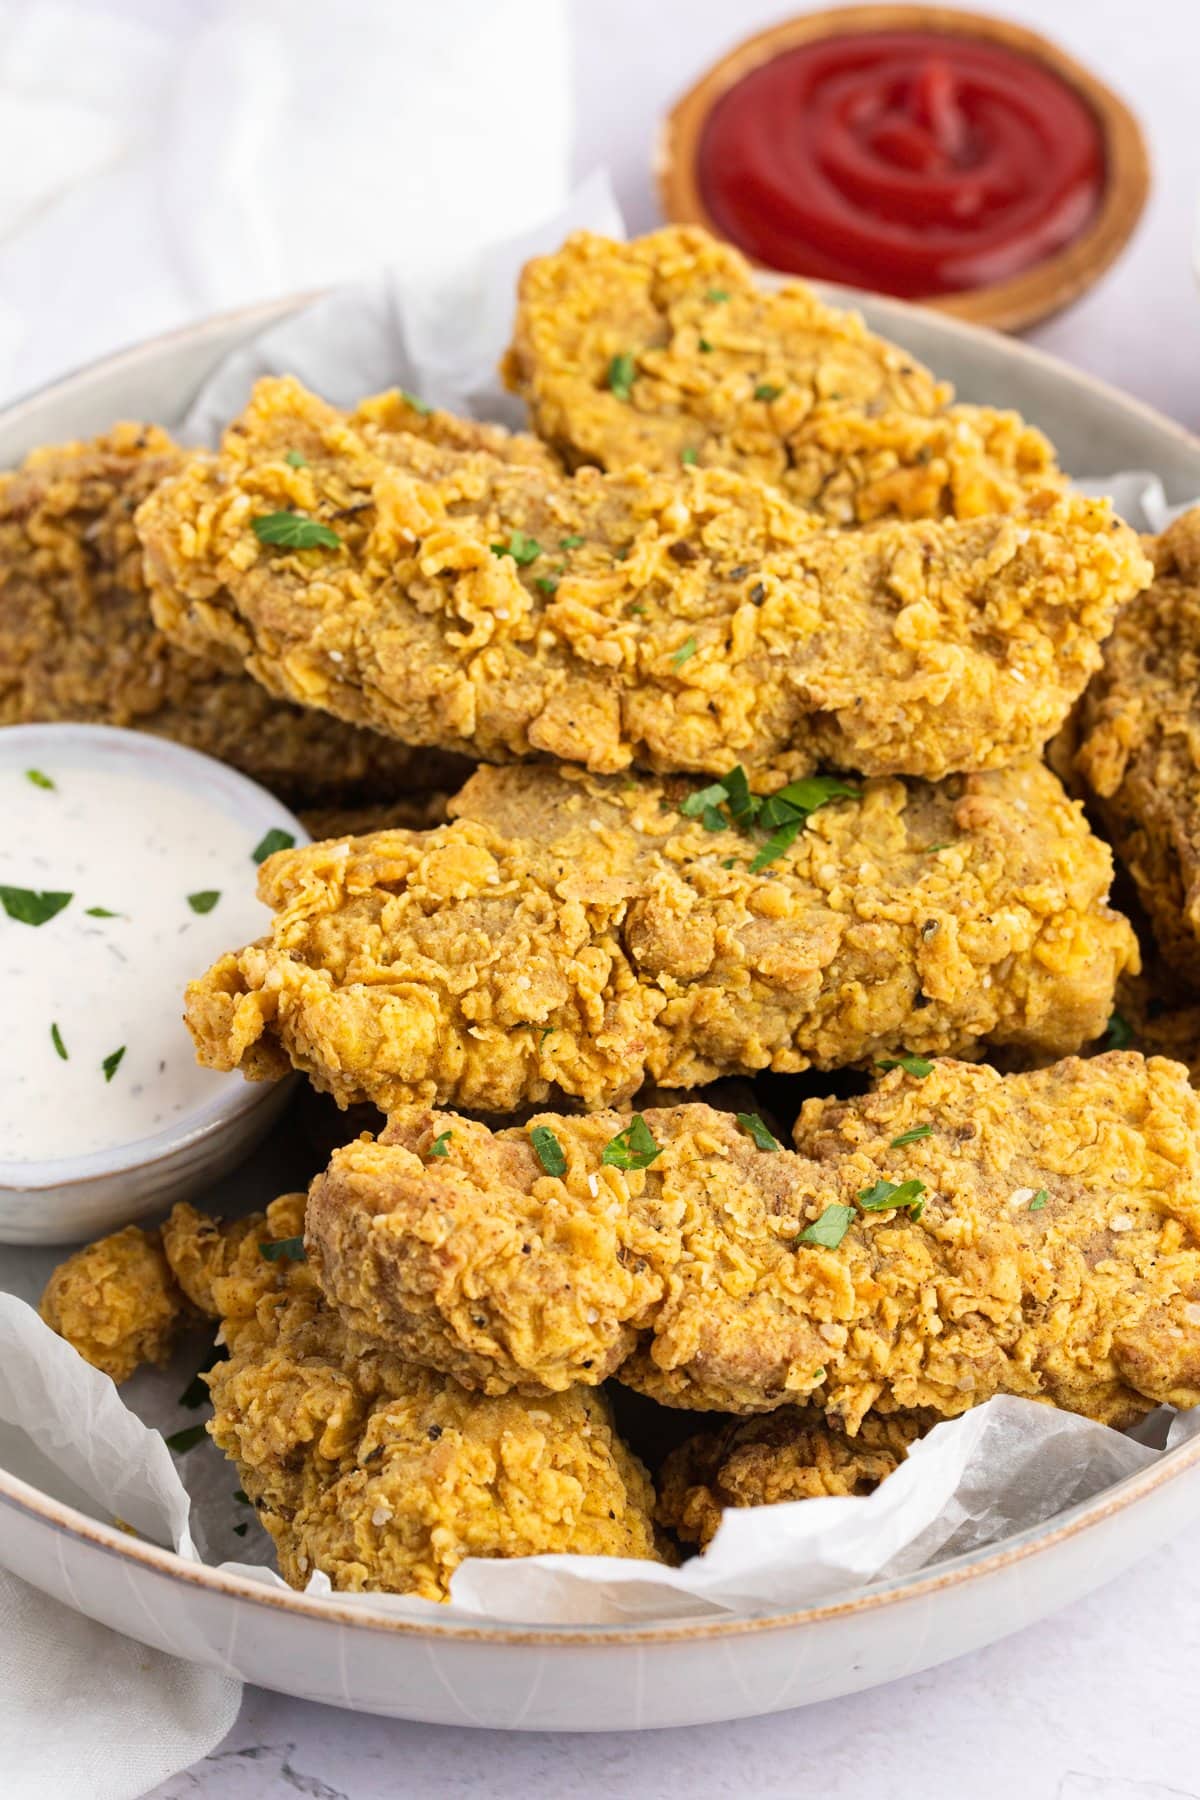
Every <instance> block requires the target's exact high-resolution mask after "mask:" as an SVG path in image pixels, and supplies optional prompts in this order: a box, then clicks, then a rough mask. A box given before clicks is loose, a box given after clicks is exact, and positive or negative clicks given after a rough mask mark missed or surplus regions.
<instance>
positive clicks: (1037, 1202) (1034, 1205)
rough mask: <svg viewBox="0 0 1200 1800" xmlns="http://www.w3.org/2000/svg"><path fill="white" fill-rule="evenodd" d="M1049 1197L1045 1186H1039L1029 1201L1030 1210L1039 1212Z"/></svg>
mask: <svg viewBox="0 0 1200 1800" xmlns="http://www.w3.org/2000/svg"><path fill="white" fill-rule="evenodd" d="M1049 1198H1050V1196H1049V1194H1048V1193H1047V1192H1046V1190H1045V1188H1039V1189H1038V1191H1037V1193H1036V1194H1035V1195H1034V1196H1033V1199H1032V1200H1031V1201H1030V1202H1029V1210H1030V1212H1041V1210H1042V1208H1043V1206H1045V1205H1046V1203H1047V1201H1048V1200H1049Z"/></svg>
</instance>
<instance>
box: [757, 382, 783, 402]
mask: <svg viewBox="0 0 1200 1800" xmlns="http://www.w3.org/2000/svg"><path fill="white" fill-rule="evenodd" d="M782 392H783V389H782V388H781V387H775V386H774V385H773V384H772V383H771V382H769V381H760V382H759V384H758V386H757V387H756V388H755V390H754V398H755V399H756V400H778V398H779V396H780V394H782Z"/></svg>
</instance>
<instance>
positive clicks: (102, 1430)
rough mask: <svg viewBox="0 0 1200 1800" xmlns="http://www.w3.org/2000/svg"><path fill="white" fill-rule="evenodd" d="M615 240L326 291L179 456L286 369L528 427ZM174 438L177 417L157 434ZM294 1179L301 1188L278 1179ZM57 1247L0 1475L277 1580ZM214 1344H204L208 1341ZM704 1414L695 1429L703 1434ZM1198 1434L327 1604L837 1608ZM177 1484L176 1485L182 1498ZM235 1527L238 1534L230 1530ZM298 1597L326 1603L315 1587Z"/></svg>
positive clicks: (162, 1375)
mask: <svg viewBox="0 0 1200 1800" xmlns="http://www.w3.org/2000/svg"><path fill="white" fill-rule="evenodd" d="M581 227H587V228H588V229H591V230H594V231H602V232H607V233H609V234H610V235H615V236H621V235H623V228H622V225H621V220H620V215H619V213H618V211H617V209H616V205H615V202H614V201H613V198H612V194H611V190H610V189H609V186H608V183H607V180H606V179H605V178H604V177H603V176H601V177H597V178H595V179H593V180H591V181H589V182H587V183H585V184H584V186H583V187H582V188H581V189H580V190H579V192H578V193H577V194H576V195H575V196H574V198H573V200H572V202H571V204H570V206H569V207H568V208H567V210H566V211H565V212H564V213H562V214H560V215H559V216H558V217H556V218H554V219H551V220H549V221H547V223H546V224H545V225H544V226H543V227H541V228H540V229H539V230H537V231H535V232H532V233H529V234H526V235H525V236H524V237H522V238H521V239H519V240H517V241H514V242H510V243H507V244H499V245H496V246H493V247H492V248H490V249H488V250H486V251H484V252H482V253H481V254H479V255H477V256H475V257H474V258H472V259H471V260H470V262H469V263H467V264H464V266H463V267H462V269H461V270H460V271H459V272H458V273H457V274H456V275H455V276H454V277H453V278H452V279H448V280H443V281H442V282H440V283H439V284H438V285H436V286H433V285H430V284H426V285H425V286H424V287H419V286H417V285H415V284H413V283H411V282H409V283H407V284H402V283H401V282H400V280H399V278H398V276H397V275H396V274H395V273H391V272H389V273H385V274H383V275H380V276H379V277H377V278H376V279H374V280H372V281H370V282H367V283H364V284H363V285H361V286H360V287H355V288H351V289H346V290H340V291H338V292H336V293H333V294H331V295H329V296H328V297H327V298H325V299H322V300H320V301H318V302H316V303H315V304H314V305H313V306H312V307H311V308H309V309H307V310H306V311H305V312H304V313H302V314H299V315H297V316H296V317H294V318H291V319H288V320H286V321H285V322H284V323H283V324H281V325H279V326H276V327H275V328H274V329H272V330H270V331H268V332H266V333H264V334H263V335H262V336H261V337H260V338H259V339H258V340H257V341H256V342H255V343H254V344H252V345H250V346H248V347H247V348H245V349H243V350H240V351H238V352H236V353H235V354H234V355H233V356H231V357H230V358H229V359H228V361H227V362H226V363H225V365H224V366H223V367H222V368H221V369H220V370H219V371H218V372H217V373H216V375H215V376H213V378H212V379H211V380H210V381H209V382H208V383H207V384H206V386H205V387H204V389H203V390H202V392H201V393H200V394H199V395H198V396H197V398H196V400H195V402H194V404H193V405H192V407H191V410H190V412H189V414H188V416H187V418H186V420H185V422H184V424H183V426H182V427H181V428H180V430H181V435H182V437H183V439H184V441H185V442H190V443H209V444H212V443H215V442H216V440H217V438H218V436H219V433H220V430H221V427H222V426H223V425H224V423H225V422H226V421H227V420H228V419H229V418H231V417H232V416H233V415H234V414H235V413H236V412H237V411H238V410H239V409H240V408H241V407H242V406H243V405H244V403H245V401H246V398H247V396H248V394H249V391H250V387H251V385H252V383H253V381H254V380H255V379H256V378H257V377H258V376H259V375H262V374H266V373H282V372H285V371H287V372H291V373H294V374H296V375H298V376H299V377H300V379H301V380H303V381H304V382H306V383H307V384H308V385H309V386H311V387H313V388H314V389H315V390H316V391H317V392H319V393H321V394H323V395H324V396H325V397H326V398H327V399H329V400H332V401H334V402H335V403H337V404H341V405H346V406H350V405H353V404H354V403H355V402H356V401H357V400H358V399H360V398H361V396H362V395H364V394H367V393H371V392H374V391H377V390H379V389H382V388H386V387H389V386H393V385H398V386H401V387H406V388H409V389H411V390H412V391H413V392H415V393H417V394H419V395H420V396H421V397H422V398H423V399H424V400H426V401H428V402H430V403H431V404H435V405H440V406H445V407H448V408H451V409H453V410H456V411H460V412H464V413H468V414H474V415H476V416H478V417H481V418H493V419H499V420H501V421H503V422H504V423H507V424H510V425H519V424H521V423H523V421H522V419H521V417H520V410H519V408H518V407H517V406H516V404H515V403H514V401H513V400H512V398H511V396H509V395H507V394H506V393H505V392H504V390H503V389H502V388H501V386H500V384H499V381H498V379H497V377H496V373H495V366H496V363H497V360H498V358H499V356H500V354H501V352H502V351H503V349H504V347H505V345H506V343H507V340H508V333H509V327H510V322H511V313H512V294H513V289H514V285H515V280H516V275H517V272H518V270H519V268H520V266H521V264H522V263H523V262H524V261H525V260H526V258H527V257H528V256H530V255H533V254H536V253H538V252H540V251H544V250H550V249H553V248H555V247H557V245H558V244H559V243H560V242H561V241H562V239H563V237H564V236H565V235H566V233H567V232H568V231H570V230H574V229H578V228H581ZM164 423H170V424H177V421H164ZM1081 485H1086V487H1087V489H1088V491H1090V492H1096V493H1108V494H1112V495H1113V497H1114V499H1115V501H1116V504H1117V507H1118V510H1119V511H1120V512H1121V513H1122V514H1123V515H1124V517H1125V518H1127V519H1128V520H1129V521H1130V523H1131V524H1133V525H1135V526H1138V527H1139V528H1141V529H1143V530H1161V529H1162V527H1163V525H1164V524H1165V523H1166V522H1167V520H1168V519H1169V518H1170V517H1171V516H1173V514H1174V513H1175V512H1176V511H1178V510H1181V509H1179V508H1170V507H1168V506H1167V505H1166V502H1165V497H1164V495H1163V491H1162V487H1161V485H1160V483H1159V482H1158V480H1157V478H1156V477H1155V476H1154V475H1153V474H1150V473H1148V472H1144V471H1137V472H1132V473H1127V474H1121V475H1116V476H1113V477H1112V478H1111V479H1109V480H1106V481H1103V482H1091V483H1088V484H1081ZM288 1185H289V1181H288V1180H285V1179H282V1178H281V1179H279V1180H277V1181H275V1182H272V1181H270V1180H269V1179H268V1178H267V1175H266V1173H265V1171H264V1170H263V1169H261V1168H257V1169H256V1168H253V1167H251V1168H250V1169H249V1170H244V1171H239V1172H238V1174H237V1175H236V1176H235V1177H234V1178H233V1180H232V1182H228V1181H227V1182H226V1183H225V1184H223V1187H222V1191H221V1192H220V1193H219V1194H217V1195H214V1196H213V1198H212V1201H211V1205H212V1208H213V1210H215V1211H218V1212H240V1211H243V1210H246V1209H247V1208H249V1207H251V1206H254V1205H259V1206H261V1205H265V1204H266V1202H267V1201H268V1200H270V1199H272V1198H274V1196H275V1194H276V1193H278V1192H283V1191H285V1189H286V1188H287V1186H288ZM292 1185H294V1183H292ZM62 1254H63V1253H62V1252H58V1251H45V1250H41V1251H28V1250H15V1249H11V1248H8V1247H5V1246H3V1245H0V1289H3V1290H8V1291H7V1292H0V1465H3V1466H4V1467H5V1468H7V1469H9V1470H11V1471H12V1472H13V1473H14V1474H16V1475H19V1476H21V1477H22V1478H24V1479H26V1480H28V1481H31V1482H33V1483H34V1485H36V1486H39V1487H42V1488H44V1489H45V1490H46V1491H48V1492H52V1493H54V1494H55V1495H57V1496H58V1497H59V1498H61V1499H63V1500H66V1501H68V1502H70V1503H72V1504H76V1505H79V1506H81V1507H82V1508H83V1509H84V1510H85V1511H90V1512H92V1513H93V1514H94V1515H95V1516H96V1517H98V1518H101V1519H113V1518H117V1519H119V1520H121V1521H122V1522H124V1523H126V1524H127V1525H129V1526H132V1527H133V1528H134V1530H135V1531H136V1532H138V1533H139V1534H141V1535H142V1536H143V1537H146V1538H149V1539H151V1540H153V1541H154V1542H156V1543H159V1544H164V1545H170V1546H171V1547H172V1548H174V1549H175V1550H176V1551H177V1552H178V1553H179V1555H180V1556H182V1557H186V1558H188V1559H189V1560H193V1561H195V1560H204V1561H206V1562H209V1563H215V1564H216V1565H217V1566H219V1567H221V1568H223V1569H227V1570H229V1571H231V1572H233V1573H236V1574H241V1575H245V1576H249V1577H251V1578H253V1579H254V1580H257V1581H262V1582H266V1583H268V1584H271V1585H274V1586H276V1587H282V1586H283V1583H282V1582H281V1581H280V1578H279V1576H278V1575H276V1574H275V1572H274V1570H273V1569H272V1568H270V1567H268V1566H266V1565H267V1564H268V1562H269V1561H270V1559H271V1545H270V1540H269V1539H268V1538H267V1535H266V1533H265V1532H264V1531H262V1530H261V1529H260V1527H259V1526H258V1524H257V1522H256V1521H254V1519H253V1513H252V1511H251V1510H250V1509H248V1508H247V1507H246V1506H245V1505H243V1504H240V1503H239V1502H238V1501H237V1500H236V1498H235V1494H236V1489H237V1485H238V1483H237V1474H236V1471H235V1470H234V1468H233V1466H232V1465H231V1464H230V1463H228V1462H227V1461H226V1460H225V1458H224V1457H223V1456H222V1455H221V1453H220V1451H218V1450H217V1448H216V1446H215V1445H213V1444H212V1443H211V1442H210V1441H208V1440H205V1441H204V1442H202V1443H200V1444H198V1445H196V1447H195V1448H193V1449H191V1450H189V1451H187V1452H186V1453H184V1454H181V1455H178V1456H175V1455H172V1453H171V1452H170V1451H169V1450H168V1449H167V1447H166V1444H165V1443H164V1441H163V1436H162V1435H160V1432H161V1433H165V1434H170V1433H174V1432H177V1431H179V1430H181V1429H183V1428H185V1427H187V1426H189V1425H194V1424H196V1423H198V1422H199V1421H200V1420H202V1419H204V1418H207V1417H208V1408H207V1407H205V1408H203V1409H202V1410H200V1411H188V1410H186V1409H184V1408H182V1407H181V1406H180V1403H179V1396H180V1394H181V1393H182V1392H183V1390H184V1389H185V1388H186V1386H187V1383H188V1379H189V1377H190V1376H191V1374H193V1373H194V1372H195V1370H196V1369H197V1368H200V1367H207V1366H208V1364H209V1362H210V1360H211V1353H207V1352H206V1340H205V1338H204V1337H203V1336H202V1335H201V1336H198V1337H197V1338H196V1339H195V1340H194V1341H192V1342H191V1343H190V1344H189V1345H187V1346H185V1347H184V1348H183V1349H181V1351H180V1353H179V1356H178V1357H177V1358H176V1359H175V1361H174V1362H173V1363H172V1366H171V1368H170V1369H168V1370H166V1371H159V1370H143V1371H140V1372H139V1373H138V1374H137V1375H136V1376H135V1377H134V1379H133V1380H132V1381H131V1382H129V1383H128V1384H127V1385H126V1386H125V1387H124V1388H123V1389H122V1390H121V1393H120V1394H118V1393H117V1390H116V1389H115V1388H114V1387H113V1385H112V1383H111V1382H110V1381H109V1379H108V1378H107V1376H104V1375H101V1374H99V1373H98V1372H97V1371H96V1370H95V1369H92V1368H90V1367H89V1366H88V1364H86V1363H85V1362H84V1361H83V1360H82V1359H81V1358H80V1357H79V1356H77V1355H76V1353H75V1351H74V1350H72V1349H71V1348H70V1347H69V1346H68V1345H67V1344H65V1343H64V1342H63V1341H62V1340H61V1339H60V1338H58V1337H56V1336H55V1334H54V1333H53V1332H51V1331H50V1330H49V1329H48V1328H47V1327H46V1326H45V1325H43V1324H42V1322H41V1320H40V1319H39V1318H38V1316H37V1314H36V1311H35V1310H34V1309H33V1307H32V1306H31V1305H30V1304H28V1302H30V1301H33V1302H34V1303H35V1304H36V1299H37V1296H38V1294H39V1293H40V1290H41V1287H42V1285H43V1283H44V1281H45V1278H46V1276H47V1274H48V1273H49V1271H50V1269H51V1268H52V1267H53V1266H54V1264H55V1263H56V1262H57V1261H59V1260H60V1258H61V1256H62ZM207 1341H208V1342H210V1341H211V1339H209V1340H207ZM704 1422H705V1421H704V1417H703V1415H702V1414H697V1415H696V1427H697V1429H698V1430H699V1429H702V1428H703V1426H704ZM1197 1431H1200V1408H1198V1409H1197V1411H1196V1413H1194V1414H1192V1415H1187V1416H1180V1417H1178V1418H1174V1419H1172V1416H1171V1415H1170V1414H1169V1413H1166V1412H1161V1413H1158V1414H1155V1415H1154V1416H1153V1417H1152V1418H1151V1419H1150V1420H1148V1421H1146V1422H1144V1424H1143V1426H1142V1427H1141V1428H1139V1430H1138V1431H1137V1433H1136V1434H1130V1435H1123V1434H1121V1433H1118V1432H1115V1431H1111V1430H1109V1429H1108V1428H1107V1427H1105V1426H1102V1425H1094V1424H1091V1423H1089V1422H1088V1421H1087V1420H1084V1419H1080V1418H1076V1417H1074V1416H1073V1415H1071V1414H1069V1413H1061V1412H1057V1411H1055V1410H1054V1409H1053V1408H1051V1407H1048V1406H1039V1405H1037V1404H1035V1403H1034V1402H1032V1401H1026V1400H1015V1399H997V1400H991V1401H989V1402H988V1403H987V1404H986V1405H984V1406H980V1407H977V1408H976V1409H975V1410H974V1411H972V1412H969V1413H967V1414H966V1415H965V1416H964V1417H962V1418H960V1419H956V1420H953V1421H950V1422H948V1423H946V1424H943V1425H939V1426H938V1427H937V1428H936V1429H935V1430H934V1431H933V1432H931V1433H930V1434H929V1436H928V1437H926V1438H925V1439H924V1440H923V1441H922V1442H920V1443H919V1444H917V1445H916V1446H915V1447H914V1449H913V1450H912V1452H911V1454H910V1456H909V1457H908V1460H907V1461H906V1462H905V1463H903V1464H902V1465H901V1466H900V1468H899V1469H898V1470H897V1471H896V1473H895V1474H894V1475H892V1476H891V1477H890V1478H889V1480H887V1481H886V1482H885V1483H884V1484H883V1485H882V1487H880V1488H879V1489H877V1491H876V1492H875V1493H874V1494H871V1495H869V1496H868V1497H866V1498H862V1499H824V1500H804V1501H794V1502H790V1503H785V1504H782V1505H778V1506H772V1507H759V1508H752V1509H745V1510H742V1511H738V1510H731V1511H729V1512H727V1513H726V1515H725V1519H724V1522H723V1523H722V1526H721V1529H720V1531H719V1532H718V1534H717V1536H716V1538H715V1540H714V1542H713V1544H712V1545H711V1547H710V1548H709V1550H708V1552H707V1554H706V1555H705V1556H703V1557H695V1558H693V1559H692V1560H691V1561H690V1562H688V1563H687V1564H686V1565H685V1566H684V1567H683V1568H681V1569H668V1568H665V1567H662V1566H659V1565H656V1564H653V1563H645V1562H635V1561H630V1560H627V1559H623V1558H622V1559H617V1558H612V1557H584V1556H539V1557H530V1558H527V1559H523V1560H521V1561H511V1562H503V1561H491V1562H489V1561H485V1560H482V1559H475V1560H472V1561H469V1562H467V1563H464V1564H463V1566H462V1567H461V1568H460V1569H459V1570H458V1572H457V1574H456V1575H455V1577H454V1581H453V1599H452V1601H451V1603H450V1605H449V1606H448V1607H441V1606H437V1605H434V1604H433V1603H431V1602H429V1601H424V1600H417V1599H413V1598H410V1597H407V1596H400V1595H378V1594H364V1595H347V1594H339V1595H338V1601H339V1604H341V1605H347V1604H349V1605H351V1606H359V1605H361V1606H368V1607H371V1608H380V1607H382V1608H384V1609H386V1610H387V1611H388V1612H391V1613H395V1614H397V1615H400V1616H404V1617H409V1618H437V1619H441V1620H444V1619H446V1618H447V1617H448V1616H451V1617H458V1618H462V1619H464V1620H468V1619H474V1620H492V1621H496V1622H500V1621H521V1622H528V1623H545V1624H551V1623H553V1624H595V1623H614V1624H626V1625H629V1624H634V1623H639V1622H646V1621H650V1620H658V1619H696V1618H706V1617H718V1616H721V1615H723V1614H729V1613H755V1612H773V1611H778V1610H783V1609H789V1608H797V1607H801V1606H805V1605H808V1604H812V1603H815V1602H818V1601H824V1600H829V1599H831V1598H833V1597H834V1596H844V1595H847V1594H849V1593H852V1592H854V1591H855V1590H858V1589H861V1588H862V1587H863V1586H865V1585H866V1584H869V1583H872V1582H880V1581H885V1580H887V1579H889V1578H891V1577H895V1576H900V1575H905V1574H911V1573H912V1572H913V1571H915V1570H918V1569H923V1568H927V1567H929V1566H930V1565H931V1564H933V1563H935V1562H938V1561H944V1560H945V1559H947V1558H949V1557H952V1556H958V1555H961V1554H964V1553H967V1552H970V1551H973V1550H979V1549H982V1548H983V1547H985V1546H987V1545H989V1544H995V1543H998V1542H1000V1541H1001V1540H1002V1539H1005V1538H1008V1537H1011V1536H1013V1535H1014V1534H1016V1533H1018V1532H1022V1531H1025V1530H1028V1529H1030V1528H1031V1527H1035V1526H1037V1525H1039V1524H1041V1523H1043V1522H1044V1521H1046V1520H1048V1519H1050V1518H1052V1517H1054V1516H1055V1515H1056V1514H1058V1513H1061V1512H1062V1511H1064V1510H1065V1509H1066V1508H1068V1507H1071V1506H1074V1505H1076V1504H1078V1503H1079V1502H1081V1501H1085V1500H1087V1499H1089V1498H1091V1497H1092V1496H1093V1495H1095V1494H1098V1493H1100V1492H1101V1491H1102V1490H1103V1489H1105V1488H1106V1487H1108V1486H1110V1485H1111V1484H1112V1483H1114V1482H1117V1481H1120V1480H1121V1479H1122V1478H1124V1477H1126V1476H1130V1475H1133V1474H1136V1473H1137V1472H1138V1471H1139V1470H1142V1469H1145V1468H1147V1467H1148V1466H1149V1465H1150V1464H1151V1463H1153V1462H1154V1461H1155V1460H1156V1458H1157V1457H1158V1456H1160V1455H1161V1454H1162V1453H1163V1449H1164V1447H1169V1448H1174V1447H1175V1446H1176V1445H1177V1444H1180V1443H1183V1442H1184V1441H1186V1440H1187V1439H1188V1438H1190V1437H1193V1436H1195V1435H1196V1433H1197ZM185 1482H186V1486H185ZM241 1525H246V1526H247V1529H246V1530H245V1532H244V1533H243V1534H242V1535H240V1536H239V1535H238V1533H237V1530H236V1528H237V1527H238V1526H241ZM308 1591H309V1592H310V1593H316V1594H328V1593H329V1592H330V1591H331V1590H330V1586H329V1582H328V1580H327V1579H326V1578H325V1577H324V1576H323V1575H320V1574H316V1575H314V1576H313V1578H312V1580H311V1581H310V1583H309V1590H308Z"/></svg>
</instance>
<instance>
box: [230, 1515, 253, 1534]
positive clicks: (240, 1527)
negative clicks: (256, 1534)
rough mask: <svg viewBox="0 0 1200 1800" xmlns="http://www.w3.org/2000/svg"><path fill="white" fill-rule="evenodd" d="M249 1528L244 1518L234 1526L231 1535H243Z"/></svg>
mask: <svg viewBox="0 0 1200 1800" xmlns="http://www.w3.org/2000/svg"><path fill="white" fill-rule="evenodd" d="M249 1529H250V1526H249V1522H248V1521H247V1520H246V1519H243V1520H242V1522H241V1524H240V1525H235V1526H234V1528H233V1535H234V1537H245V1535H246V1533H247V1532H248V1531H249Z"/></svg>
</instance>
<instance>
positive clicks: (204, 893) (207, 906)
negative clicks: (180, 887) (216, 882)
mask: <svg viewBox="0 0 1200 1800" xmlns="http://www.w3.org/2000/svg"><path fill="white" fill-rule="evenodd" d="M220 898H221V890H220V888H201V890H200V892H199V893H198V894H189V895H188V897H187V903H188V905H189V906H190V907H191V909H192V911H193V912H194V913H210V912H211V911H212V909H213V907H214V906H215V905H216V904H217V901H218V900H219V899H220Z"/></svg>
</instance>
